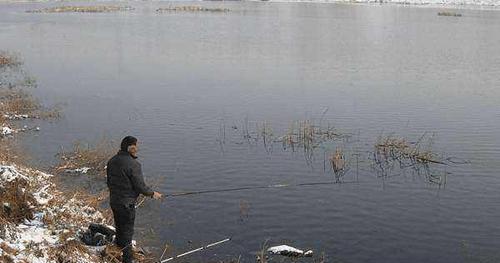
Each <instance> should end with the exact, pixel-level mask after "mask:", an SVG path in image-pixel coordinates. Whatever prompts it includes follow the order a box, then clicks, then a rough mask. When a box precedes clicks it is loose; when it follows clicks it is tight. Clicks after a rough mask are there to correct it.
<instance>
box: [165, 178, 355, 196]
mask: <svg viewBox="0 0 500 263" xmlns="http://www.w3.org/2000/svg"><path fill="white" fill-rule="evenodd" d="M345 183H358V182H355V181H353V182H337V181H329V182H312V183H299V184H271V185H263V186H262V185H261V186H244V187H233V188H220V189H210V190H197V191H190V192H178V193H172V194H165V195H164V196H165V197H177V196H187V195H199V194H209V193H222V192H235V191H244V190H255V189H269V188H286V187H300V186H314V185H333V184H345Z"/></svg>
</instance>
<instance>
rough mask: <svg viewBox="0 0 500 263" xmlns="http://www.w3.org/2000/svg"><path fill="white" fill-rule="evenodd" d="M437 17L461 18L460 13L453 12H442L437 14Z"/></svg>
mask: <svg viewBox="0 0 500 263" xmlns="http://www.w3.org/2000/svg"><path fill="white" fill-rule="evenodd" d="M438 16H453V17H461V16H462V14H460V13H455V12H449V11H443V12H439V13H438Z"/></svg>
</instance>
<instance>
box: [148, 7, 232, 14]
mask: <svg viewBox="0 0 500 263" xmlns="http://www.w3.org/2000/svg"><path fill="white" fill-rule="evenodd" d="M229 11H230V10H229V9H228V8H220V7H203V6H196V5H187V6H169V7H162V8H158V9H156V12H159V13H161V12H222V13H224V12H229Z"/></svg>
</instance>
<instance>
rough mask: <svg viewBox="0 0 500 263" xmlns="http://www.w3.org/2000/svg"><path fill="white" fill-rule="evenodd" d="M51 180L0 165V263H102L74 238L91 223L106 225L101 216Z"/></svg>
mask: <svg viewBox="0 0 500 263" xmlns="http://www.w3.org/2000/svg"><path fill="white" fill-rule="evenodd" d="M50 177H52V175H49V174H46V173H43V172H40V171H37V170H33V169H29V168H25V167H19V166H16V165H0V193H1V195H0V205H1V206H2V207H1V211H0V221H1V224H0V262H33V263H45V262H73V263H79V262H82V263H83V262H87V263H91V262H103V260H102V259H101V258H100V257H99V255H97V254H95V253H92V252H91V251H90V250H89V249H87V248H86V247H85V246H84V245H83V244H82V243H81V242H80V241H79V238H78V234H79V233H80V232H81V231H84V230H85V229H86V228H87V227H88V225H89V223H90V222H98V223H104V217H103V215H102V214H101V213H100V212H99V211H97V210H96V209H95V208H94V207H91V206H89V205H88V204H86V203H85V202H83V201H81V200H78V199H76V198H74V197H73V198H71V197H68V196H65V195H64V194H63V193H62V192H60V191H58V190H57V188H56V185H55V184H54V183H52V182H51V181H50V180H49V179H50ZM61 260H63V261H61Z"/></svg>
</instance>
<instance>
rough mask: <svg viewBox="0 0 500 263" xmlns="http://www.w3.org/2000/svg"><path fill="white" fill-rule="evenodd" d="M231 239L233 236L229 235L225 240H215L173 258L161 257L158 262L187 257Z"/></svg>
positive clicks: (163, 262) (162, 262)
mask: <svg viewBox="0 0 500 263" xmlns="http://www.w3.org/2000/svg"><path fill="white" fill-rule="evenodd" d="M230 240H231V238H230V237H229V238H226V239H223V240H220V241H217V242H214V243H211V244H208V245H206V246H203V247H199V248H197V249H193V250H190V251H188V252H184V253H182V254H179V255H177V256H173V257H171V258H167V259H164V260H161V259H160V261H158V262H159V263H165V262H169V261H172V260H174V259H178V258H181V257H185V256H187V255H189V254H193V253H195V252H199V251H202V250H205V249H208V248H211V247H214V246H217V245H220V244H222V243H226V242H228V241H230Z"/></svg>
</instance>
